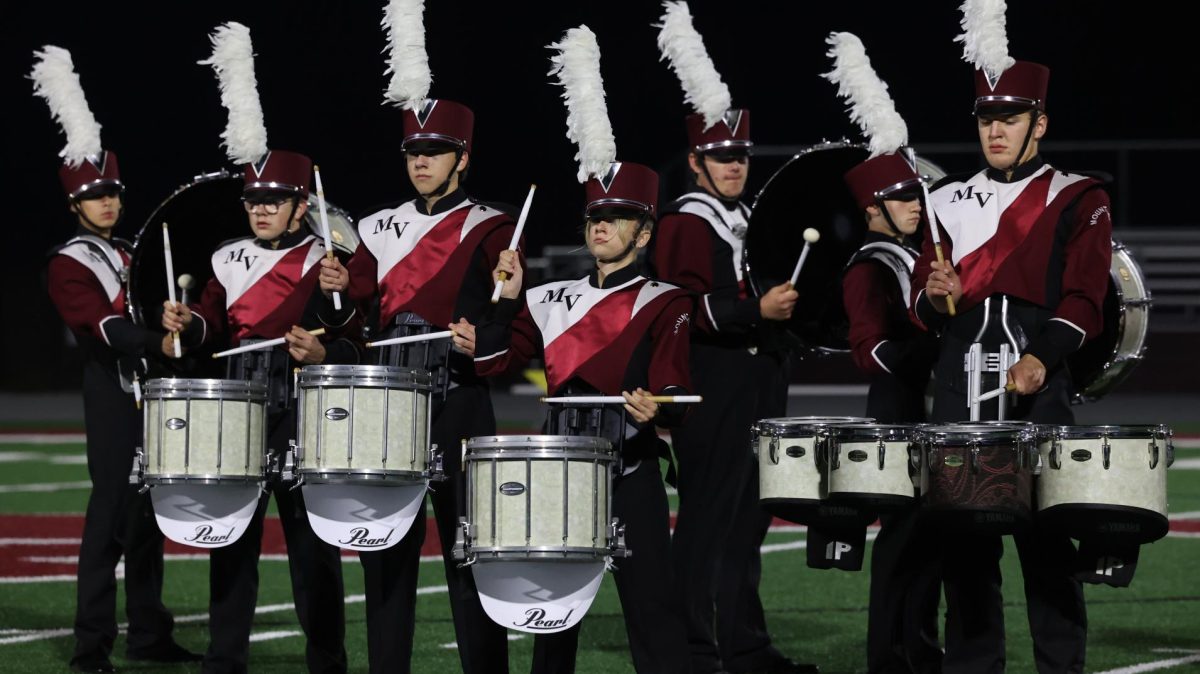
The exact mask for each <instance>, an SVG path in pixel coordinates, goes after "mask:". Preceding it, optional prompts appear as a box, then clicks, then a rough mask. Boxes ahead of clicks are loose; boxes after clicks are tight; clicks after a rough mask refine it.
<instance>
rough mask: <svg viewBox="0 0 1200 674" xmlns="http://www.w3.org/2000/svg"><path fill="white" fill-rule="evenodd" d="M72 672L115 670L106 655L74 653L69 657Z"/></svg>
mask: <svg viewBox="0 0 1200 674" xmlns="http://www.w3.org/2000/svg"><path fill="white" fill-rule="evenodd" d="M71 671H72V672H115V671H117V670H116V668H115V667H113V663H112V662H111V661H109V659H108V656H107V655H100V654H97V655H76V656H75V657H73V658H71Z"/></svg>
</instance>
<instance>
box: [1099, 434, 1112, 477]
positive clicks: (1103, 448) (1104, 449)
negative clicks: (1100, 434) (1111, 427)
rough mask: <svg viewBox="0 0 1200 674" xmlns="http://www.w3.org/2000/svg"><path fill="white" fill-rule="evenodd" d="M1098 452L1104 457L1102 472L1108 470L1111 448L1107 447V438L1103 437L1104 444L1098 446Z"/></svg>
mask: <svg viewBox="0 0 1200 674" xmlns="http://www.w3.org/2000/svg"><path fill="white" fill-rule="evenodd" d="M1100 450H1101V452H1102V453H1103V455H1104V470H1108V466H1109V463H1110V461H1111V459H1112V448H1111V447H1109V446H1108V436H1107V435H1105V436H1104V444H1102V445H1100Z"/></svg>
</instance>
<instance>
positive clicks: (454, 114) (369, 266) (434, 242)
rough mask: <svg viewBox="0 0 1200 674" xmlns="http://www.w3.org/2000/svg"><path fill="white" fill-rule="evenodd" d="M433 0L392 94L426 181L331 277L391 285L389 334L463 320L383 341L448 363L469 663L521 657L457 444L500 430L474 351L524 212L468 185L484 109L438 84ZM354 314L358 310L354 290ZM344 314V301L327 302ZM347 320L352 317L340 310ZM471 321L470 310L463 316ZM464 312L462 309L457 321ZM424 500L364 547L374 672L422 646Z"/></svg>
mask: <svg viewBox="0 0 1200 674" xmlns="http://www.w3.org/2000/svg"><path fill="white" fill-rule="evenodd" d="M420 5H421V3H420V2H416V3H414V2H413V1H412V0H394V1H393V2H392V3H391V5H390V6H389V8H388V12H387V15H386V19H385V23H386V24H387V25H388V26H389V29H390V30H389V44H390V45H391V46H390V49H391V51H392V55H393V58H392V62H391V68H392V72H393V78H392V81H391V85H390V87H389V89H388V92H387V97H388V99H389V100H390V101H391V102H392V103H394V104H396V105H399V106H402V107H403V108H404V110H403V117H402V119H403V127H404V139H403V141H402V143H401V146H400V150H401V152H402V153H403V157H404V162H405V166H406V168H407V172H408V179H409V181H410V182H411V184H412V186H413V187H414V188H415V189H416V191H417V197H416V198H415V199H406V200H402V201H398V202H395V203H391V204H387V205H384V206H381V207H378V208H375V209H373V210H371V211H370V212H369V213H368V214H367V215H365V216H363V217H362V218H361V219H359V221H358V232H359V235H360V237H361V238H362V243H361V244H360V245H359V247H358V250H357V251H355V253H354V256H353V257H352V258H351V259H350V261H349V263H348V264H347V265H346V266H343V265H342V264H341V263H340V262H338V261H325V262H322V271H321V290H322V291H323V292H324V295H325V296H326V297H328V296H329V295H331V294H332V293H333V292H342V291H346V290H348V291H349V296H350V299H351V300H352V301H353V302H352V303H358V304H360V305H361V304H366V303H369V302H370V301H371V300H372V299H375V298H377V301H376V302H375V307H374V308H373V309H372V310H371V311H370V312H369V313H370V317H369V319H368V325H369V327H371V328H377V329H378V331H379V332H380V333H382V334H380V338H387V337H391V336H402V335H405V334H409V333H420V332H430V331H433V330H434V329H436V330H441V329H443V328H444V326H450V328H451V329H452V330H454V331H455V332H457V333H458V336H457V337H456V338H455V339H454V348H453V349H452V348H451V343H450V341H448V340H442V341H441V342H440V343H434V344H436V345H437V346H436V347H435V348H429V346H427V345H429V344H430V343H428V342H427V343H426V344H424V345H422V344H418V345H417V348H411V347H387V348H385V349H381V353H380V356H379V358H380V364H383V365H401V366H405V367H416V368H420V369H426V370H431V371H433V372H434V375H435V376H434V381H435V386H436V387H437V388H438V390H436V391H435V394H434V403H433V404H434V408H433V428H432V440H431V441H432V442H433V443H434V444H436V445H438V446H439V447H441V448H443V449H445V450H446V451H445V453H444V454H443V457H444V466H443V469H444V471H445V475H446V480H445V481H444V482H441V483H439V484H437V485H436V487H435V488H434V489H431V490H430V491H429V495H430V500H431V501H432V502H433V510H434V515H435V516H436V518H437V527H438V534H439V535H440V537H441V544H442V557H443V562H444V565H445V572H446V584H447V585H448V586H449V594H450V607H451V612H452V615H453V617H454V632H455V636H456V638H457V641H458V653H459V658H460V660H461V663H462V668H463V671H464V672H467V673H473V672H502V671H506V670H507V661H508V639H507V635H506V633H505V630H504V628H503V627H501V626H499V625H497V624H496V623H494V622H492V620H491V619H490V618H488V616H487V614H486V613H485V612H484V610H483V606H482V604H480V601H479V595H478V591H477V590H476V588H475V581H474V577H473V575H472V574H471V571H470V569H466V568H459V566H458V562H457V561H456V560H454V558H453V557H452V552H453V546H454V538H455V533H456V531H457V529H458V517H459V515H460V514H461V513H462V512H463V509H464V503H465V501H464V498H465V488H466V487H465V483H464V482H463V475H462V457H461V456H460V453H459V452H457V451H453V450H454V449H455V448H457V447H458V446H459V445H460V442H461V440H462V438H469V437H474V436H479V435H494V434H495V433H496V418H495V414H494V412H493V411H492V401H491V397H490V395H489V391H488V385H487V381H486V380H485V379H483V378H482V377H481V376H479V375H478V374H476V372H475V366H474V363H473V362H472V360H471V357H472V355H473V353H474V340H473V335H472V331H473V329H472V328H471V327H470V322H479V320H480V318H481V317H482V316H483V315H484V313H485V312H486V311H487V310H488V309H489V308H490V307H491V301H490V300H491V294H492V288H493V286H494V283H493V282H492V278H491V270H492V269H493V268H494V267H495V266H496V264H497V263H498V261H499V255H500V251H502V250H504V249H506V248H507V247H508V244H509V241H510V239H511V238H512V235H513V231H514V229H515V223H514V222H513V220H512V218H511V217H509V215H508V214H507V213H505V212H503V211H500V210H498V209H497V208H495V207H493V206H489V205H486V204H484V203H482V202H480V201H477V200H475V199H473V198H471V197H470V196H468V195H467V192H466V191H465V189H464V188H463V181H464V180H465V179H466V174H467V170H468V167H469V165H470V161H471V137H472V127H473V125H474V113H472V112H471V109H470V108H468V107H467V106H465V105H463V104H461V103H456V102H454V101H449V100H445V99H434V98H428V93H429V85H430V79H431V77H430V73H429V66H428V63H427V62H426V58H427V57H426V55H425V50H424V26H423V25H422V23H421V11H420V10H421V8H420ZM352 303H347V305H346V306H344V307H343V312H342V313H343V314H346V313H348V312H350V311H353V309H352V307H351V306H350V304H352ZM325 311H326V312H327V313H328V314H329V315H330V316H333V313H334V312H333V307H332V304H330V303H329V302H326V303H325ZM330 320H331V322H341V321H342V320H345V319H344V318H341V317H340V316H339V317H336V318H331V319H330ZM454 321H457V322H454ZM452 322H454V323H453V324H452ZM425 528H426V527H425V514H424V508H423V507H422V510H421V512H420V513H419V514H418V515H417V518H416V520H415V521H414V522H413V526H412V528H411V529H410V530H409V532H408V534H407V535H406V536H405V537H404V539H403V540H402V541H401V542H400V543H398V544H396V545H395V546H393V547H391V548H388V549H386V550H381V551H376V552H363V553H360V557H361V559H362V564H363V569H364V572H365V576H366V584H367V587H366V595H367V623H368V625H367V627H368V640H367V643H368V650H369V651H370V660H371V671H372V672H399V671H408V668H409V667H410V662H409V661H410V659H411V657H412V647H413V630H414V628H415V621H416V615H415V604H416V591H417V575H418V570H419V567H420V551H421V544H422V542H423V541H424V539H425Z"/></svg>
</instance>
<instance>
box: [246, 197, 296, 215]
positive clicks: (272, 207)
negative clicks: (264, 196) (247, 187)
mask: <svg viewBox="0 0 1200 674" xmlns="http://www.w3.org/2000/svg"><path fill="white" fill-rule="evenodd" d="M285 203H287V199H272V200H269V201H263V200H261V199H258V200H251V199H246V198H245V197H242V208H245V209H246V212H247V213H253V212H254V211H255V210H256V209H259V208H261V209H262V210H263V212H265V213H266V214H267V215H275V214H276V213H278V212H279V209H280V208H281V207H282V206H283V205H284V204H285Z"/></svg>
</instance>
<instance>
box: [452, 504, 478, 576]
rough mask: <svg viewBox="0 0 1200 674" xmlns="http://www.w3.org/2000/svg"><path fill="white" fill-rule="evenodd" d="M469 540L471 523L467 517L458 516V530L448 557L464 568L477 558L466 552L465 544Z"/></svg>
mask: <svg viewBox="0 0 1200 674" xmlns="http://www.w3.org/2000/svg"><path fill="white" fill-rule="evenodd" d="M470 540H471V523H470V522H468V521H467V518H465V517H460V518H458V530H457V531H456V532H455V534H454V547H452V548H451V549H450V558H451V559H453V560H454V561H456V562H458V568H460V569H464V568H466V567H468V566H471V565H472V564H474V563H475V562H477V561H479V559H478V558H477V557H476V556H475V555H473V554H468V553H467V544H468V541H470Z"/></svg>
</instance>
